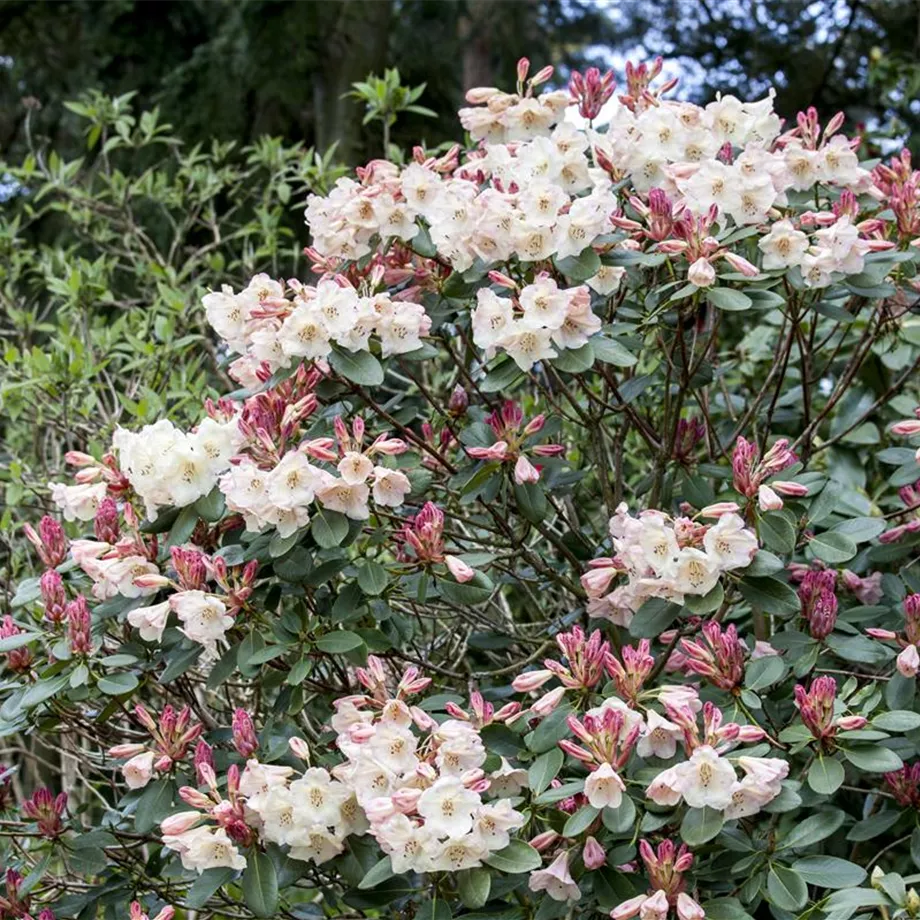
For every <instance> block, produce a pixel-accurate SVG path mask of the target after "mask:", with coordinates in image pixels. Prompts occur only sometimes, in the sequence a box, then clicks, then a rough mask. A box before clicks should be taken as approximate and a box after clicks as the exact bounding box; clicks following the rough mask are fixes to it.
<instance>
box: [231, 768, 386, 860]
mask: <svg viewBox="0 0 920 920" xmlns="http://www.w3.org/2000/svg"><path fill="white" fill-rule="evenodd" d="M293 776H294V771H293V770H291V769H289V768H287V767H273V766H268V765H265V764H260V763H259V762H258V761H256V760H250V761H249V763H248V764H247V766H246V769H245V770H244V771H243V775H242V777H241V778H240V792H241V793H243V794H244V795H246V796H248V797H247V799H246V813H247V822H248V823H249V824H250V825H252V826H255V827H256V828H257V829H258V831H259V834H260V836H261V837H262V839H263V840H264V841H266V842H269V843H277V844H279V845H281V846H287V847H290V850H289V855H290V857H291V859H299V860H303V861H304V862H313V863H316V864H317V865H319V864H321V863H324V862H327V861H328V860H330V859H332V858H334V857H335V856H338V854H339V853H341V852H342V850H343V849H344V844H345V838H346V837H347V836H348V835H349V834H364V833H365V832H366V831H367V828H368V823H367V819H366V818H365V817H364V812H363V811H362V809H361V807H360V806H359V805H358V802H357V800H356V799H355V796H354V793H353V792H352V791H351V790H350V789H348V788H347V787H346V786H345V784H344V783H341V782H339V781H338V780H336V779H333V777H331V776H330V775H329V773H328V771H327V770H324V769H322V768H321V767H310V768H309V769H307V770H305V771H304V772H303V774H301V775H299V776H296V777H295V778H292V777H293ZM253 818H255V820H253Z"/></svg>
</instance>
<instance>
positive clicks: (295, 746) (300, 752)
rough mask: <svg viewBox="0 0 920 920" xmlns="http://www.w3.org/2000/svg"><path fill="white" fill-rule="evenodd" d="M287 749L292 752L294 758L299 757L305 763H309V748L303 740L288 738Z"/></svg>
mask: <svg viewBox="0 0 920 920" xmlns="http://www.w3.org/2000/svg"><path fill="white" fill-rule="evenodd" d="M288 747H290V749H291V750H292V751H293V752H294V756H295V757H299V758H300V759H301V760H303V761H304V762H306V763H309V762H310V746H309V745H308V744H307V742H306V741H304V740H303V738H290V739H289V740H288Z"/></svg>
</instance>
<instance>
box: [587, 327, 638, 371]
mask: <svg viewBox="0 0 920 920" xmlns="http://www.w3.org/2000/svg"><path fill="white" fill-rule="evenodd" d="M591 347H592V348H593V349H594V357H595V358H596V359H597V360H598V361H601V362H603V363H604V364H612V365H613V366H614V367H632V366H633V365H634V364H636V363H638V361H639V359H638V358H637V357H636V356H635V355H634V354H633V353H632V352H630V351H629V349H628V348H627V347H626V346H625V345H623V344H622V343H621V342H618V341H617V340H616V339H609V338H607V337H606V336H603V335H593V336H591Z"/></svg>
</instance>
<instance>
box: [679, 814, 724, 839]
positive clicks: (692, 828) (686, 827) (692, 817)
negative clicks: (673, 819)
mask: <svg viewBox="0 0 920 920" xmlns="http://www.w3.org/2000/svg"><path fill="white" fill-rule="evenodd" d="M724 823H725V819H724V818H723V817H722V812H721V811H716V810H715V809H714V808H708V807H706V808H691V809H689V810H688V811H687V813H686V814H685V815H684V820H683V821H681V823H680V836H681V839H682V840H683V841H684V843H686V844H688V845H689V846H693V847H696V846H700V845H701V844H703V843H706V842H707V841H709V840H712V839H713V838H714V837H716V836H718V834H719V832H720V831H721V830H722V825H723V824H724Z"/></svg>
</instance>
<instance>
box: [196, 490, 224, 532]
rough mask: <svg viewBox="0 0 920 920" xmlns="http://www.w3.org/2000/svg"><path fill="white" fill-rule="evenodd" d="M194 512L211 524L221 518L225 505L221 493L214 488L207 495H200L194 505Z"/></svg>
mask: <svg viewBox="0 0 920 920" xmlns="http://www.w3.org/2000/svg"><path fill="white" fill-rule="evenodd" d="M194 508H195V512H196V514H198V516H199V517H202V518H204V519H205V520H206V521H207V522H208V523H210V524H213V523H214V522H215V521H219V520H220V519H221V517H222V516H223V513H224V509H225V508H226V503H225V502H224V496H223V493H222V492H221V491H220V489H218V488H217V486H215V487H214V488H213V489H211V491H210V492H208V494H207V495H202V496H201V498H199V499H198V501H196V502H195V505H194Z"/></svg>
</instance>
